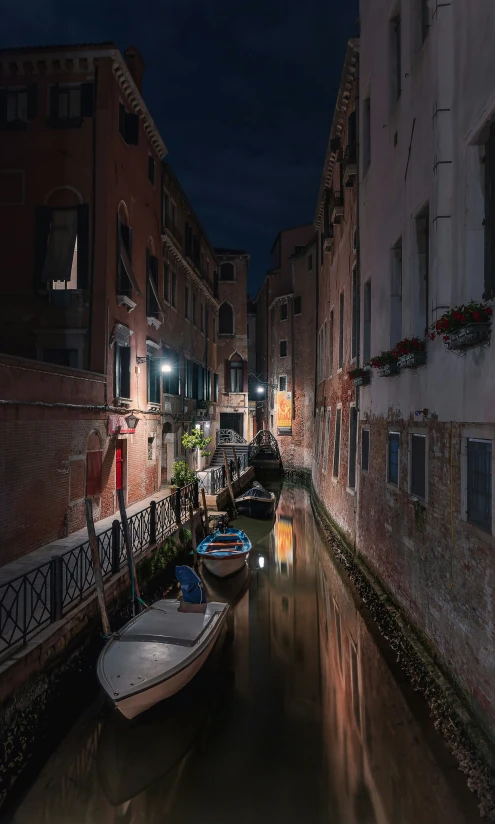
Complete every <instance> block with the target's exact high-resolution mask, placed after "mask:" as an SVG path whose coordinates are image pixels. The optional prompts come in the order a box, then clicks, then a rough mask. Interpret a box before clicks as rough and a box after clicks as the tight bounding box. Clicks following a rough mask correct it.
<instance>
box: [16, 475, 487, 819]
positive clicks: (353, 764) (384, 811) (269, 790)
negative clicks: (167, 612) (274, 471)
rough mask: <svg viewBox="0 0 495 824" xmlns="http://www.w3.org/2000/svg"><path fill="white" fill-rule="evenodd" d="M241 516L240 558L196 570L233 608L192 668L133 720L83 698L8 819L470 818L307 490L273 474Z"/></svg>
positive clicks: (457, 783)
mask: <svg viewBox="0 0 495 824" xmlns="http://www.w3.org/2000/svg"><path fill="white" fill-rule="evenodd" d="M240 520H241V519H239V521H240ZM243 521H244V522H245V523H244V525H243V526H240V527H239V528H242V529H245V530H246V531H247V533H248V534H250V533H251V532H252V533H253V535H256V529H257V527H258V528H259V533H258V535H257V537H256V547H255V551H253V553H252V556H251V569H248V568H246V570H245V571H243V572H242V573H241V574H240V575H239V576H237V577H236V578H235V579H234V578H232V579H230V580H229V581H226V582H223V583H221V582H218V581H217V580H216V579H215V580H214V579H212V578H211V576H209V577H208V579H207V581H206V585H207V588H208V591H209V594H210V597H212V596H213V597H214V598H220V597H223V598H225V599H226V600H229V601H230V603H231V604H232V605H233V609H232V611H231V616H230V619H229V627H228V632H227V636H226V638H225V640H224V642H223V645H217V647H216V649H215V651H214V654H213V656H212V657H211V659H210V660H209V662H208V664H207V666H206V667H205V668H204V669H203V670H202V672H201V673H200V675H199V676H198V677H197V678H196V679H195V680H194V681H193V682H192V683H191V684H190V685H189V687H188V688H186V689H185V690H184V691H183V692H182V693H180V694H179V695H177V696H175V697H174V698H173V699H171V700H170V701H169V702H166V703H164V704H162V705H160V706H158V707H156V708H154V709H153V710H152V711H150V712H149V713H146V714H145V715H144V716H142V717H140V718H138V719H135V721H134V722H128V721H126V720H125V719H123V718H121V717H120V716H118V714H117V713H115V712H111V711H109V710H108V709H107V708H106V707H105V706H104V705H103V704H102V703H99V704H97V705H95V706H94V707H92V708H91V709H90V710H89V712H88V714H87V715H86V717H84V718H83V719H81V721H80V723H79V724H78V725H77V726H76V727H75V728H74V729H73V731H72V732H71V734H70V735H69V736H68V737H67V738H66V740H65V741H64V743H63V744H62V746H61V747H60V748H59V750H58V751H57V752H56V753H55V754H54V756H53V757H52V758H51V759H50V761H49V762H48V763H47V764H46V766H45V768H44V770H43V771H42V773H41V775H40V776H39V778H38V780H37V781H36V783H35V784H34V785H33V786H32V788H31V790H30V791H29V793H28V794H27V795H26V797H25V799H24V800H23V802H22V803H21V804H20V806H19V808H18V810H17V812H16V813H15V815H14V817H13V819H9V820H11V821H14V822H15V823H16V824H28V822H29V824H48V823H49V822H50V824H69V822H70V824H83V822H84V824H86V822H92V824H117V822H120V824H123V822H126V824H192V822H198V824H227V822H228V824H232V822H236V824H254V822H257V824H264V822H267V823H268V822H269V823H270V824H279V822H284V824H302V822H306V821H312V822H316V824H318V822H321V824H323V822H325V823H326V822H329V823H330V822H331V824H372V823H373V822H377V824H378V823H379V824H382V822H383V824H385V823H387V824H423V822H424V823H425V824H437V822H438V824H440V823H441V824H443V821H449V822H452V823H453V824H461V823H462V822H474V821H476V820H478V818H479V816H478V812H477V808H476V804H475V802H474V799H473V798H472V796H470V794H469V793H468V791H467V788H466V786H465V783H464V780H463V777H462V775H461V774H460V773H459V772H458V771H456V770H455V765H454V764H453V762H452V760H451V759H450V757H449V755H448V754H447V752H446V750H445V749H444V747H443V745H442V742H441V741H440V739H439V738H438V737H437V735H436V733H435V731H434V730H433V729H432V727H431V725H430V724H429V722H428V721H427V719H425V717H424V716H425V713H424V708H423V706H422V704H421V703H420V702H419V701H418V699H415V698H414V697H412V698H411V696H410V695H409V693H408V691H407V685H405V684H404V683H398V681H397V673H395V672H394V671H393V668H392V669H391V668H390V666H389V663H388V662H387V655H386V654H385V655H384V654H383V651H382V650H381V649H380V648H379V646H378V645H377V642H376V640H375V638H374V637H373V635H372V634H370V632H369V630H368V628H367V625H366V623H365V622H364V620H363V618H362V616H361V614H360V612H359V610H358V609H357V608H356V605H355V602H354V600H353V598H352V595H351V593H350V591H349V590H348V588H347V587H346V585H345V583H344V582H343V580H342V579H341V577H340V575H339V573H338V572H337V570H336V568H335V567H334V566H333V564H332V563H331V560H330V558H329V556H328V554H327V553H326V551H325V549H324V547H323V546H322V544H321V542H320V539H319V536H318V534H317V533H316V530H315V529H314V522H313V516H312V512H311V508H310V506H309V502H308V497H307V493H306V492H305V491H303V490H297V489H288V488H284V490H283V492H282V495H281V498H280V502H279V506H278V509H277V513H276V519H275V524H274V525H273V528H272V529H271V530H270V531H269V532H267V531H266V525H262V524H260V523H257V522H253V521H252V520H251V519H243ZM237 525H238V522H236V526H237ZM263 530H264V532H263ZM260 558H263V562H264V564H263V566H262V565H261V564H260V563H259V560H260ZM222 588H223V589H222ZM222 593H223V594H222ZM399 679H400V676H399Z"/></svg>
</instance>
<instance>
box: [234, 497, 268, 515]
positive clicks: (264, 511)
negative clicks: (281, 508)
mask: <svg viewBox="0 0 495 824" xmlns="http://www.w3.org/2000/svg"><path fill="white" fill-rule="evenodd" d="M236 509H237V511H238V512H239V514H240V515H246V516H247V517H248V518H260V519H265V518H271V517H272V515H273V511H274V509H275V498H273V499H271V500H268V499H267V500H263V499H262V498H238V499H237V500H236Z"/></svg>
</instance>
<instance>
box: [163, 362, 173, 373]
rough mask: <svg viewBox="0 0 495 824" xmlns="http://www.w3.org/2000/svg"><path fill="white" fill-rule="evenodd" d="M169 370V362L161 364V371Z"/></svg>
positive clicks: (170, 368)
mask: <svg viewBox="0 0 495 824" xmlns="http://www.w3.org/2000/svg"><path fill="white" fill-rule="evenodd" d="M171 371H172V367H171V366H170V364H169V363H164V364H163V365H162V372H167V373H168V372H171Z"/></svg>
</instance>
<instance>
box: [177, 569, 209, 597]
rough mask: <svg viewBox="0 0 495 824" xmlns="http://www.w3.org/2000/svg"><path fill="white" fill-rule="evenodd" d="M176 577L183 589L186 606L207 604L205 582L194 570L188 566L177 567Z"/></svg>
mask: <svg viewBox="0 0 495 824" xmlns="http://www.w3.org/2000/svg"><path fill="white" fill-rule="evenodd" d="M175 575H176V578H177V580H178V582H179V584H180V587H181V589H182V599H183V601H184V603H185V604H206V595H205V592H204V589H203V581H202V580H201V578H200V577H199V575H198V574H197V573H196V572H195V571H194V569H191V567H188V566H176V567H175Z"/></svg>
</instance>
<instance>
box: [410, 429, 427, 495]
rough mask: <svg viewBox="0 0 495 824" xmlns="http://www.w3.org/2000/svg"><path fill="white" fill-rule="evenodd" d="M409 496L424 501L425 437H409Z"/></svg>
mask: <svg viewBox="0 0 495 824" xmlns="http://www.w3.org/2000/svg"><path fill="white" fill-rule="evenodd" d="M411 495H415V496H416V498H421V500H423V501H424V500H426V435H411Z"/></svg>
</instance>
